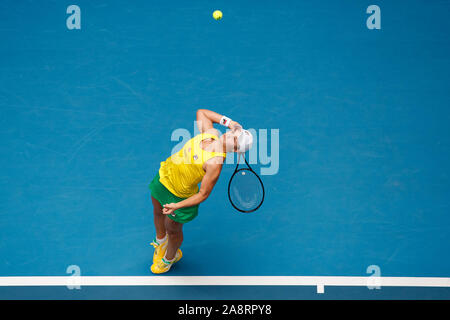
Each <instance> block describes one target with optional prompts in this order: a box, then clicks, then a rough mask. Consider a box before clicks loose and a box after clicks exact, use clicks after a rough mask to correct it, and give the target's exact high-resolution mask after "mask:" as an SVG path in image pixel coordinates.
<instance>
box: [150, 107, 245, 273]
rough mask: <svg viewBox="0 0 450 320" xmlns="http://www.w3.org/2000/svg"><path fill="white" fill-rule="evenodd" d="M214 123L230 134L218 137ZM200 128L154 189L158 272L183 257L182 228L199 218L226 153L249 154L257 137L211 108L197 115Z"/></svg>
mask: <svg viewBox="0 0 450 320" xmlns="http://www.w3.org/2000/svg"><path fill="white" fill-rule="evenodd" d="M213 123H219V124H221V125H223V126H225V127H228V128H230V129H231V130H229V131H227V133H225V134H222V135H220V137H219V131H217V130H216V129H214V127H213ZM197 125H198V128H199V130H200V132H201V133H200V134H198V135H197V136H195V137H194V138H192V139H190V140H189V141H187V142H186V143H185V145H184V146H183V148H182V149H181V150H180V151H179V152H176V153H175V154H173V155H172V156H170V157H169V158H167V160H166V161H164V162H161V166H160V168H159V171H158V173H157V174H156V176H155V177H154V179H153V180H152V182H151V183H150V186H149V187H150V190H151V197H152V203H153V215H154V223H155V229H156V238H155V239H154V240H153V242H152V243H151V244H152V245H153V247H154V248H155V252H154V254H153V265H152V266H151V271H152V272H153V273H164V272H167V271H169V270H170V268H171V267H172V265H173V264H174V263H175V262H177V261H179V260H180V259H181V257H182V252H181V250H180V246H181V243H182V242H183V225H184V224H185V223H187V222H189V221H191V220H193V219H194V218H195V217H196V216H197V215H198V207H199V204H200V203H201V202H203V201H205V200H206V199H207V198H208V196H209V195H210V193H211V191H212V189H213V188H214V185H215V184H216V182H217V180H218V179H219V175H220V172H221V171H222V166H223V163H224V160H225V157H226V153H227V152H246V151H247V150H248V149H250V148H251V146H252V143H253V137H252V134H251V133H250V132H249V131H247V130H244V129H242V126H241V125H240V124H239V123H237V122H236V121H233V120H231V119H230V118H228V117H226V116H223V115H220V114H218V113H216V112H213V111H210V110H205V109H200V110H198V111H197ZM199 183H201V186H200V189H199V187H198V184H199Z"/></svg>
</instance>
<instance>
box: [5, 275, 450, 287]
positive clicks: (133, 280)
mask: <svg viewBox="0 0 450 320" xmlns="http://www.w3.org/2000/svg"><path fill="white" fill-rule="evenodd" d="M5 286H317V287H319V286H320V287H323V286H367V287H374V286H376V287H383V286H384V287H450V278H429V277H374V276H371V277H305V276H136V277H133V276H120V277H113V276H98V277H97V276H61V277H45V276H42V277H0V287H5Z"/></svg>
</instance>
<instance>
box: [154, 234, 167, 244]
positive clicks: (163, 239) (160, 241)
mask: <svg viewBox="0 0 450 320" xmlns="http://www.w3.org/2000/svg"><path fill="white" fill-rule="evenodd" d="M166 240H167V233H166V235H165V237H164V238H162V239H158V237H155V241H156V243H158V244H161V243H163V242H164V241H166Z"/></svg>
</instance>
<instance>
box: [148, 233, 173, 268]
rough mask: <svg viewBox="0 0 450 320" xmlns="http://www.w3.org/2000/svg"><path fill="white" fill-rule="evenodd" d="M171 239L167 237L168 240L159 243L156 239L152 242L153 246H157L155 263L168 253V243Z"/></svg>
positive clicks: (154, 256) (154, 254)
mask: <svg viewBox="0 0 450 320" xmlns="http://www.w3.org/2000/svg"><path fill="white" fill-rule="evenodd" d="M168 241H169V238H168V237H166V240H164V241H163V242H162V243H158V241H156V238H155V240H153V241H152V243H150V244H151V245H152V246H153V248H155V252H153V263H157V262H158V261H159V260H161V259H162V258H163V257H164V255H165V254H166V249H167V243H168Z"/></svg>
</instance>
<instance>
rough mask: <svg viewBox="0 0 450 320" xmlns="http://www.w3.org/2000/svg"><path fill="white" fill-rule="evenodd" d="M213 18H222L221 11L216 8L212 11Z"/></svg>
mask: <svg viewBox="0 0 450 320" xmlns="http://www.w3.org/2000/svg"><path fill="white" fill-rule="evenodd" d="M213 18H214V19H216V20H220V19H222V11H220V10H216V11H214V12H213Z"/></svg>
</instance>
